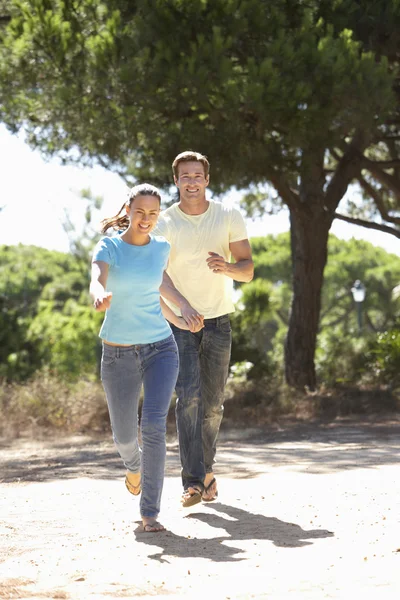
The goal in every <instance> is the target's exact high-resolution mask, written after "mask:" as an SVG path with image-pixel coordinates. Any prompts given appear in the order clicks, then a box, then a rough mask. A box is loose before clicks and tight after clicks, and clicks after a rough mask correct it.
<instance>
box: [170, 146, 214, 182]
mask: <svg viewBox="0 0 400 600" xmlns="http://www.w3.org/2000/svg"><path fill="white" fill-rule="evenodd" d="M194 161H196V162H200V163H201V164H202V165H203V167H204V175H205V177H206V178H207V177H208V174H209V172H210V163H209V162H208V160H207V157H206V156H204V154H200V152H193V151H192V150H186V151H185V152H181V153H180V154H178V156H176V157H175V159H174V162H173V163H172V171H173V173H174V175H175V178H176V179H178V177H179V170H178V166H179V165H180V163H183V162H194Z"/></svg>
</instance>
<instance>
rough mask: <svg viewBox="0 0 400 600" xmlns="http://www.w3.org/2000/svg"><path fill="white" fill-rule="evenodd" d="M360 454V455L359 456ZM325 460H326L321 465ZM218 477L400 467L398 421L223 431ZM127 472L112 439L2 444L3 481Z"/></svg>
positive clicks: (170, 470) (174, 459)
mask: <svg viewBox="0 0 400 600" xmlns="http://www.w3.org/2000/svg"><path fill="white" fill-rule="evenodd" d="M360 450H362V452H360ZM321 456H322V457H323V460H321ZM218 457H219V462H218V473H219V474H220V475H228V474H229V475H230V476H231V477H232V476H233V477H235V478H251V477H257V476H258V475H260V474H261V473H265V467H266V465H267V466H268V468H273V467H274V466H278V465H279V466H282V464H287V465H288V467H289V468H290V465H292V464H293V465H295V466H296V469H297V470H302V469H303V470H307V472H308V473H328V472H333V471H337V470H345V469H354V468H376V467H379V466H380V465H384V464H386V465H390V464H398V463H399V462H400V421H396V420H392V421H391V422H385V421H383V422H381V423H374V422H371V421H364V422H357V423H355V422H354V421H348V422H345V421H341V422H334V423H329V424H326V423H313V424H309V423H300V424H299V423H294V424H289V425H287V426H285V427H281V428H279V429H278V428H277V427H266V428H252V429H241V430H237V429H222V430H221V434H220V442H219V451H218ZM122 473H123V468H122V465H121V461H120V459H119V457H118V455H117V453H116V451H115V448H114V445H113V442H112V440H111V439H110V436H106V437H105V436H102V437H98V438H90V437H88V436H74V437H69V438H58V439H54V438H51V439H44V440H31V439H29V440H24V439H16V440H13V441H11V442H10V441H6V442H5V441H3V442H1V443H0V482H2V483H12V482H29V481H51V480H56V479H70V478H77V477H92V478H96V479H115V478H116V477H121V476H122ZM166 475H167V476H174V475H177V476H178V475H179V452H178V446H177V441H176V437H175V436H174V435H172V436H170V438H169V443H168V456H167V468H166Z"/></svg>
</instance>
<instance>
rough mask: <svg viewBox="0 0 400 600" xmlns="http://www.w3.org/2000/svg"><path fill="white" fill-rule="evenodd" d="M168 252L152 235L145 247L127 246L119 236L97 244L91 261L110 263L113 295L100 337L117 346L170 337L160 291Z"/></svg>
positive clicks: (163, 242)
mask: <svg viewBox="0 0 400 600" xmlns="http://www.w3.org/2000/svg"><path fill="white" fill-rule="evenodd" d="M169 250H170V244H169V242H167V240H166V239H165V238H163V237H161V236H150V242H149V243H148V244H146V245H145V246H134V245H132V244H127V243H126V242H124V241H123V240H122V239H121V236H120V235H116V236H113V237H104V238H102V239H101V240H100V241H99V242H98V243H97V244H96V246H95V249H94V252H93V258H92V261H93V262H94V261H103V262H106V263H108V264H109V272H108V279H107V291H108V292H112V294H113V295H112V300H111V306H110V308H109V309H108V310H106V313H105V317H104V321H103V324H102V326H101V329H100V333H99V337H101V338H102V339H103V340H105V341H107V342H113V343H114V344H151V343H152V342H158V341H160V340H163V339H165V338H167V337H169V336H170V335H171V333H172V330H171V328H170V326H169V323H168V322H167V321H166V320H165V318H164V316H163V314H162V312H161V306H160V291H159V288H160V285H161V282H162V278H163V272H164V270H165V268H166V266H167V263H168V256H169Z"/></svg>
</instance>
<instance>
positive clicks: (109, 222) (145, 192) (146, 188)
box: [101, 183, 161, 233]
mask: <svg viewBox="0 0 400 600" xmlns="http://www.w3.org/2000/svg"><path fill="white" fill-rule="evenodd" d="M138 196H155V197H156V198H158V201H159V202H160V203H161V194H160V192H159V190H158V189H157V188H156V187H155V186H154V185H151V183H141V184H139V185H135V186H134V187H133V188H132V189H130V190H129V193H128V199H127V200H126V202H124V203H123V205H122V206H121V208H120V210H119V212H118V213H117V214H116V215H115V217H109V218H108V219H103V220H102V221H101V233H106V232H107V231H108V230H109V229H111V228H112V229H115V230H117V231H120V230H125V229H128V227H129V217H128V215H127V214H123V215H121V213H122V211H123V210H124V208H125V206H126V205H129V206H130V205H131V204H132V202H133V201H134V199H135V198H137V197H138Z"/></svg>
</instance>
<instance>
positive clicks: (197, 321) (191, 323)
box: [181, 302, 204, 333]
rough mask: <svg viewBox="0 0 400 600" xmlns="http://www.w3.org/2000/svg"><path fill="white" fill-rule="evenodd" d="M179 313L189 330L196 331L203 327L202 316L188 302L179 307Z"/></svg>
mask: <svg viewBox="0 0 400 600" xmlns="http://www.w3.org/2000/svg"><path fill="white" fill-rule="evenodd" d="M181 313H182V317H183V319H184V321H186V323H187V325H188V327H189V331H191V332H192V333H196V332H197V331H200V329H203V327H204V317H203V315H200V314H199V313H198V312H197V310H195V309H194V308H193V307H192V306H191V305H190V304H189V303H188V302H187V303H186V304H184V305H183V306H182V307H181Z"/></svg>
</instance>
